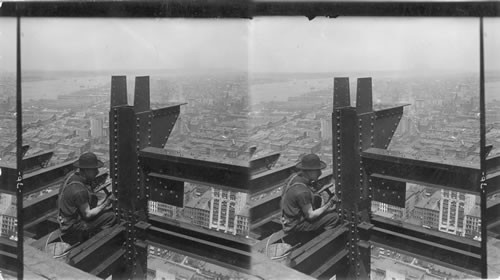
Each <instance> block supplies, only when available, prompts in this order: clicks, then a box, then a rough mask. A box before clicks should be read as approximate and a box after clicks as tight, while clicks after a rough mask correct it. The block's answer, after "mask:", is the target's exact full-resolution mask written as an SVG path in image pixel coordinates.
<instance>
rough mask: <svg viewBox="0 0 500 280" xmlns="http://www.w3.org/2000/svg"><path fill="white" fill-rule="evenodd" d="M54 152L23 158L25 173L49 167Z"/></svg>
mask: <svg viewBox="0 0 500 280" xmlns="http://www.w3.org/2000/svg"><path fill="white" fill-rule="evenodd" d="M53 154H54V151H53V150H51V151H44V152H42V153H38V154H34V155H30V156H27V157H24V158H23V172H24V173H28V172H32V171H34V170H37V169H40V168H43V167H45V166H47V163H48V162H49V161H50V159H51V158H52V155H53Z"/></svg>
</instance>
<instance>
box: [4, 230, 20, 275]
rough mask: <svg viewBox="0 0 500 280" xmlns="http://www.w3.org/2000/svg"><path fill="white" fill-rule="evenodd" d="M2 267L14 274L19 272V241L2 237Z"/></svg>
mask: <svg viewBox="0 0 500 280" xmlns="http://www.w3.org/2000/svg"><path fill="white" fill-rule="evenodd" d="M0 269H1V270H2V271H6V272H9V273H10V274H12V275H16V274H17V269H18V261H17V243H16V241H12V240H9V239H7V238H4V237H1V238H0Z"/></svg>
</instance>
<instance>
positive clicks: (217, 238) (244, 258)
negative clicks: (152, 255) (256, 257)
mask: <svg viewBox="0 0 500 280" xmlns="http://www.w3.org/2000/svg"><path fill="white" fill-rule="evenodd" d="M149 222H150V224H151V225H150V226H147V227H146V230H145V234H146V240H147V241H146V242H147V243H149V244H155V245H156V244H158V245H160V247H166V248H169V249H171V250H174V251H177V252H181V253H182V254H186V255H190V256H193V257H195V258H198V259H202V260H206V261H208V262H212V263H215V264H220V265H222V266H224V267H228V268H230V269H234V270H239V271H243V272H245V273H249V270H250V259H251V253H250V245H249V244H248V241H247V240H245V239H244V238H239V237H236V236H234V237H233V236H230V235H227V234H224V233H218V232H215V231H212V230H207V229H203V228H199V227H195V226H191V225H188V224H182V225H181V224H180V223H179V222H169V221H165V220H164V219H161V218H151V219H150V220H149Z"/></svg>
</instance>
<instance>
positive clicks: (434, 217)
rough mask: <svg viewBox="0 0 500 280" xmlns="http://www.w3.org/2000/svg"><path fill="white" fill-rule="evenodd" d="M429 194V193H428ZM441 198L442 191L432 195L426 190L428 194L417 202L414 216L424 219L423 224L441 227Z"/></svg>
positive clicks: (433, 227) (429, 226)
mask: <svg viewBox="0 0 500 280" xmlns="http://www.w3.org/2000/svg"><path fill="white" fill-rule="evenodd" d="M427 194H428V195H427ZM440 200H441V192H440V191H436V192H434V193H433V194H432V195H431V194H430V193H428V192H426V196H424V197H422V198H421V199H420V201H418V203H417V204H415V211H414V213H413V217H415V218H417V219H419V220H421V221H422V226H424V227H428V228H432V229H436V230H437V229H438V227H439V201H440Z"/></svg>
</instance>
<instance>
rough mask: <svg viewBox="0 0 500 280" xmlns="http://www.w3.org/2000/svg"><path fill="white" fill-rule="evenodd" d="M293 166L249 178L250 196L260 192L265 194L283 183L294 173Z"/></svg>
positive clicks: (289, 165)
mask: <svg viewBox="0 0 500 280" xmlns="http://www.w3.org/2000/svg"><path fill="white" fill-rule="evenodd" d="M296 171H297V170H296V169H295V164H294V163H292V164H287V165H285V166H282V167H279V168H275V169H272V170H269V171H265V172H262V173H259V174H255V175H252V176H250V182H249V187H248V189H249V191H250V194H251V195H257V194H259V193H261V192H267V191H268V190H269V189H270V188H273V187H274V186H277V185H278V184H280V183H284V182H285V181H286V179H288V178H289V177H290V176H291V175H292V174H293V173H294V172H296Z"/></svg>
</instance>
